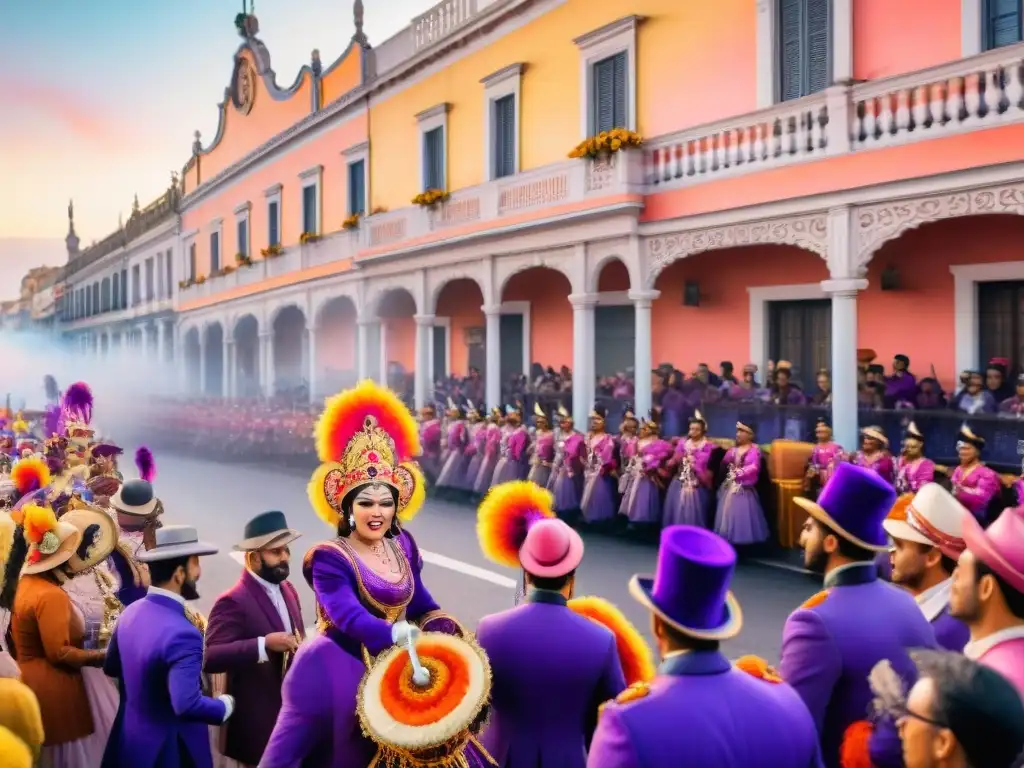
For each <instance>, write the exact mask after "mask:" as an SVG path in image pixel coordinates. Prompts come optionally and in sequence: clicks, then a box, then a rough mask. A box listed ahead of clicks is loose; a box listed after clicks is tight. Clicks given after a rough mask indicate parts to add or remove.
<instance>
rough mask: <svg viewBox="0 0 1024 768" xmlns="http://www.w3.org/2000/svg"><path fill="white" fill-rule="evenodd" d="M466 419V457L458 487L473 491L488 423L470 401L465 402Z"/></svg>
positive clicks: (484, 445) (481, 460) (464, 451)
mask: <svg viewBox="0 0 1024 768" xmlns="http://www.w3.org/2000/svg"><path fill="white" fill-rule="evenodd" d="M466 421H467V422H468V423H469V427H468V431H469V435H468V437H467V441H466V447H465V448H464V449H463V455H464V456H465V457H466V466H465V468H464V469H463V470H462V476H461V477H460V478H459V481H458V483H459V488H460V489H461V490H463V491H468V492H470V493H472V492H473V486H474V485H476V476H477V475H478V474H480V465H481V464H482V463H483V460H484V449H485V447H486V443H487V427H488V424H487V422H486V421H484V420H483V416H482V415H481V413H480V409H479V408H477V406H475V405H474V404H473V403H472V401H467V403H466Z"/></svg>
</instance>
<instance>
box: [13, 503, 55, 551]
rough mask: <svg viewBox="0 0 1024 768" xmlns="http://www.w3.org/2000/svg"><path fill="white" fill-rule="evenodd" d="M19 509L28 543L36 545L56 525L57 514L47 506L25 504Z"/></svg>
mask: <svg viewBox="0 0 1024 768" xmlns="http://www.w3.org/2000/svg"><path fill="white" fill-rule="evenodd" d="M21 511H22V514H23V518H22V525H23V526H24V531H25V534H24V535H25V541H27V542H29V543H30V544H36V545H38V544H39V542H41V541H42V540H43V536H45V535H46V534H47V533H49V532H50V531H52V530H53V529H54V528H56V527H57V515H56V514H54V511H53V510H52V509H50V508H49V507H40V506H39V505H37V504H26V505H25V506H24V507H23V508H22V510H21Z"/></svg>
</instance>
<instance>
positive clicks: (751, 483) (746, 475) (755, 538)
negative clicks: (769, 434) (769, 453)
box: [715, 422, 771, 546]
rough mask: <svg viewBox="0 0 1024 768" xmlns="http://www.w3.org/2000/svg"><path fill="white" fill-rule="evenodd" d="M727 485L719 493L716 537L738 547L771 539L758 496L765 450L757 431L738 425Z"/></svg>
mask: <svg viewBox="0 0 1024 768" xmlns="http://www.w3.org/2000/svg"><path fill="white" fill-rule="evenodd" d="M722 465H723V466H725V467H727V470H726V476H725V482H723V483H722V487H721V488H719V490H718V511H717V513H716V515H715V533H717V534H718V535H719V536H721V537H722V538H723V539H726V540H727V541H728V542H729V543H731V544H732V545H734V546H744V545H746V544H760V543H761V542H763V541H767V540H768V537H769V536H770V535H771V533H770V531H769V530H768V521H767V520H765V518H764V510H762V509H761V500H760V499H759V498H758V495H757V481H758V480H759V479H760V477H761V450H760V449H759V448H758V447H757V445H756V444H755V443H754V430H753V429H752V428H751V427H748V426H747V425H746V424H744V423H742V422H736V445H734V446H733V447H732V448H730V449H729V450H728V451H726V452H725V458H724V459H723V460H722Z"/></svg>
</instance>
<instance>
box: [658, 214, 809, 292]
mask: <svg viewBox="0 0 1024 768" xmlns="http://www.w3.org/2000/svg"><path fill="white" fill-rule="evenodd" d="M743 245H795V246H797V247H798V248H804V249H805V250H808V251H812V252H813V253H816V254H818V255H819V256H821V257H822V258H825V256H826V253H827V251H828V218H827V217H826V216H825V214H811V215H809V216H799V217H794V218H790V219H775V220H771V221H756V222H750V223H745V224H733V225H730V226H727V227H713V228H711V229H698V230H693V231H690V232H680V233H678V234H673V235H663V236H661V237H652V238H649V239H648V240H647V258H648V270H649V272H648V278H647V287H648V288H650V287H653V286H654V281H655V280H656V279H657V277H658V275H660V274H661V272H662V271H663V270H664V269H665V268H666V267H667V266H668V265H669V264H672V263H673V262H675V261H679V260H680V259H685V258H687V257H688V256H693V255H695V254H698V253H703V252H705V251H715V250H720V249H722V248H735V247H738V246H743Z"/></svg>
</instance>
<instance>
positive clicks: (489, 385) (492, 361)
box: [483, 304, 526, 408]
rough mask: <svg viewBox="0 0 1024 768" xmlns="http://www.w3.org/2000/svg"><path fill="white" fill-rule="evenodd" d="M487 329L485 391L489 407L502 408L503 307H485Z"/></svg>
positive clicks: (496, 305) (485, 342) (497, 305)
mask: <svg viewBox="0 0 1024 768" xmlns="http://www.w3.org/2000/svg"><path fill="white" fill-rule="evenodd" d="M483 311H484V318H485V319H486V323H487V329H486V338H485V341H484V353H485V355H486V363H485V365H484V368H485V369H486V370H485V372H484V391H485V392H486V394H487V407H488V408H500V407H501V305H500V304H495V305H492V306H486V307H483ZM524 341H526V340H525V339H524Z"/></svg>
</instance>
